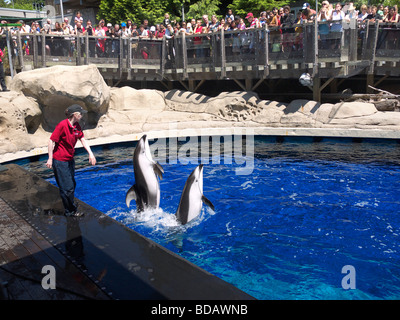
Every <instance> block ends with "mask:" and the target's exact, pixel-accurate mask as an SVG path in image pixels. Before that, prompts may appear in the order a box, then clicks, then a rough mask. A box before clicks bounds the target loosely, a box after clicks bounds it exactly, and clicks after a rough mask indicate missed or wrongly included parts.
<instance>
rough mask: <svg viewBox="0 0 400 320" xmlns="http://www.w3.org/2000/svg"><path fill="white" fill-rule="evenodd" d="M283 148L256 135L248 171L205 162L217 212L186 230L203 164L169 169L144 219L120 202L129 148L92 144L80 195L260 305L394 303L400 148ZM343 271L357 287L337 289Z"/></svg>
mask: <svg viewBox="0 0 400 320" xmlns="http://www.w3.org/2000/svg"><path fill="white" fill-rule="evenodd" d="M281 142H282V141H280V140H279V139H276V138H257V139H256V141H255V157H254V169H253V171H252V173H251V174H250V175H237V174H236V173H237V168H238V165H237V164H236V163H235V161H232V162H233V163H232V164H226V163H225V162H227V161H225V159H224V158H221V161H220V163H212V161H209V162H210V163H209V164H206V165H205V167H204V194H205V196H206V197H207V198H208V199H210V200H211V201H212V202H213V204H214V206H215V212H212V211H211V210H210V209H209V208H208V207H203V211H202V213H201V216H200V217H199V218H198V219H196V220H194V221H192V222H190V223H189V224H187V225H185V226H179V225H178V223H177V222H176V220H175V216H174V213H175V211H176V208H177V206H178V204H179V199H180V195H181V192H182V189H183V186H184V184H185V181H186V179H187V177H188V176H189V174H190V172H191V171H192V170H193V169H194V168H195V167H196V165H197V164H196V163H190V164H186V165H183V164H181V163H179V162H178V163H177V164H170V163H163V164H162V165H163V168H164V171H165V174H164V179H163V180H162V181H161V182H160V186H161V204H160V209H159V210H153V211H148V212H144V213H142V214H141V215H137V214H136V212H135V204H134V201H133V202H132V206H133V207H132V208H131V209H128V208H127V207H126V205H125V194H126V191H127V190H128V189H129V187H130V186H131V185H132V184H133V183H134V175H133V166H132V154H133V150H134V145H133V144H124V145H120V146H119V147H118V148H114V147H108V148H107V149H104V148H103V149H102V148H97V149H95V154H96V156H97V158H98V161H99V163H98V165H96V166H95V167H88V166H87V156H86V154H84V153H83V154H82V155H78V156H77V167H78V169H77V172H76V180H77V190H76V197H77V198H79V199H81V200H82V201H84V202H86V203H88V204H90V205H92V206H93V207H95V208H97V209H99V210H101V211H103V212H104V213H106V214H108V215H109V216H111V217H113V218H115V219H116V220H118V221H120V222H122V223H124V224H126V225H127V226H128V227H130V228H132V229H134V230H136V231H137V232H139V233H141V234H143V235H145V236H146V237H149V238H150V239H152V240H154V241H156V242H157V243H159V244H161V245H163V246H165V247H166V248H168V249H170V250H171V251H173V252H176V253H178V254H179V255H181V256H182V257H184V258H186V259H187V260H189V261H191V262H193V263H195V264H196V265H198V266H200V267H202V268H203V269H205V270H207V271H209V272H211V273H213V274H215V275H217V276H218V277H220V278H222V279H224V280H225V281H228V282H230V283H232V284H234V285H235V286H237V287H238V288H240V289H242V290H243V291H245V292H247V293H249V294H250V295H252V296H254V297H255V298H258V299H399V298H400V215H399V212H400V196H399V191H400V145H399V144H398V143H397V142H396V141H393V142H392V141H388V142H382V141H381V142H379V143H376V142H368V141H366V142H363V143H358V142H357V141H352V140H346V141H344V140H329V139H324V141H322V142H319V141H318V142H315V141H314V140H312V139H292V140H290V139H289V140H287V141H285V142H283V143H281ZM192 160H193V162H195V161H197V159H192ZM49 181H50V182H52V183H55V182H54V179H53V178H52V177H49ZM346 265H351V266H353V267H354V268H355V275H356V277H355V284H356V289H354V290H352V289H350V290H345V289H343V287H342V279H343V277H345V276H346V274H342V272H341V271H342V268H343V267H344V266H346Z"/></svg>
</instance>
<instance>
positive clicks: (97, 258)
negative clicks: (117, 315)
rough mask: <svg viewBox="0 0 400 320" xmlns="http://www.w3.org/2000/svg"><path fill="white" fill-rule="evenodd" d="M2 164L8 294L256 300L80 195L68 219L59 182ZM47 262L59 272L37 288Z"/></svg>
mask: <svg viewBox="0 0 400 320" xmlns="http://www.w3.org/2000/svg"><path fill="white" fill-rule="evenodd" d="M4 167H5V168H6V170H5V171H1V172H0V283H2V282H8V285H7V290H6V294H8V296H6V297H5V298H13V299H28V300H34V299H39V300H43V299H53V300H60V299H102V300H109V299H121V300H125V299H126V300H129V299H137V300H154V299H156V300H165V299H171V300H178V299H179V300H204V299H207V300H235V299H240V300H253V299H254V298H253V297H251V296H250V295H248V294H246V293H244V292H243V291H241V290H239V289H238V288H236V287H234V286H233V285H231V284H229V283H227V282H225V281H223V280H221V279H220V278H218V277H216V276H214V275H212V274H210V273H208V272H206V271H204V270H203V269H201V268H199V267H197V266H196V265H194V264H192V263H190V262H188V261H187V260H185V259H183V258H181V257H180V256H178V255H176V254H175V253H173V252H171V251H169V250H167V249H166V248H164V247H162V246H160V245H158V244H156V243H155V242H153V241H151V240H150V239H147V238H145V237H144V236H142V235H140V234H138V233H137V232H135V231H133V230H131V229H129V228H127V227H126V226H124V225H122V224H120V223H119V222H117V221H115V220H114V219H112V218H110V217H108V216H107V215H105V214H103V213H102V212H100V211H98V210H96V209H94V208H92V207H90V206H89V205H87V204H85V203H83V202H81V201H79V200H78V203H79V208H80V210H81V211H83V212H85V215H84V217H81V218H71V217H68V218H67V217H65V216H64V215H63V208H62V203H61V199H60V196H59V193H58V188H57V187H55V186H53V185H52V184H50V183H48V182H47V181H45V180H43V179H42V178H40V177H39V176H37V175H34V174H32V173H30V172H28V171H26V170H24V169H22V168H21V167H19V166H17V165H15V164H8V165H6V166H4ZM45 265H51V266H53V267H54V268H55V270H56V289H54V290H53V289H49V290H45V289H43V288H42V285H41V281H42V279H43V277H45V275H46V274H42V268H43V266H45ZM0 297H1V293H0ZM3 298H4V297H3Z"/></svg>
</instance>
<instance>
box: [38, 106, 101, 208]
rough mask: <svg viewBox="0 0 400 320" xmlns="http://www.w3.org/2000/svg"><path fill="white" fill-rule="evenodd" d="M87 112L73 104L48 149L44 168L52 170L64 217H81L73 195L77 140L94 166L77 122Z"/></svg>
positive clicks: (93, 160)
mask: <svg viewBox="0 0 400 320" xmlns="http://www.w3.org/2000/svg"><path fill="white" fill-rule="evenodd" d="M86 112H87V111H86V110H84V109H83V108H82V107H81V106H79V105H77V104H73V105H72V106H70V107H68V108H67V110H65V115H66V116H67V119H65V120H63V121H61V122H60V123H59V124H58V125H57V126H56V128H55V130H54V131H53V133H52V135H51V137H50V140H49V144H48V148H49V159H48V160H47V163H46V166H47V167H48V168H49V169H51V168H52V169H53V171H54V176H55V178H56V182H57V185H58V187H59V189H60V196H61V200H62V202H63V205H64V209H65V215H66V216H82V213H80V212H78V208H77V205H76V204H75V202H74V194H75V187H76V181H75V160H74V155H75V145H76V142H77V141H78V140H80V141H81V143H82V145H83V147H84V148H85V149H86V151H87V152H88V153H89V163H90V164H91V165H95V164H96V158H95V156H94V155H93V153H92V151H91V149H90V147H89V145H88V143H87V142H86V140H85V138H84V134H83V132H82V128H81V126H80V125H79V121H80V120H81V119H82V116H83V113H86Z"/></svg>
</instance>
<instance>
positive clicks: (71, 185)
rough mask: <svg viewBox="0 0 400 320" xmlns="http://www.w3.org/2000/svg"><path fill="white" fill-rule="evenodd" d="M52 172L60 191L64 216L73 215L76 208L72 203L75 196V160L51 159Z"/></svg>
mask: <svg viewBox="0 0 400 320" xmlns="http://www.w3.org/2000/svg"><path fill="white" fill-rule="evenodd" d="M53 171H54V176H55V178H56V181H57V185H58V188H59V189H60V195H61V200H62V202H63V205H64V208H65V214H66V215H69V214H72V213H75V212H76V210H77V207H76V205H75V203H74V199H75V197H74V194H75V187H76V182H75V160H71V161H68V162H65V161H58V160H55V159H53Z"/></svg>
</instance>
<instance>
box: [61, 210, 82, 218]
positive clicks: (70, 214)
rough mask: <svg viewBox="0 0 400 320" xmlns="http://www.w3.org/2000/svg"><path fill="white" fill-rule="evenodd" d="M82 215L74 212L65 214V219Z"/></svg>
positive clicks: (79, 212)
mask: <svg viewBox="0 0 400 320" xmlns="http://www.w3.org/2000/svg"><path fill="white" fill-rule="evenodd" d="M83 215H84V213H83V212H81V211H75V212H70V213H66V214H65V216H66V217H82V216H83Z"/></svg>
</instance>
